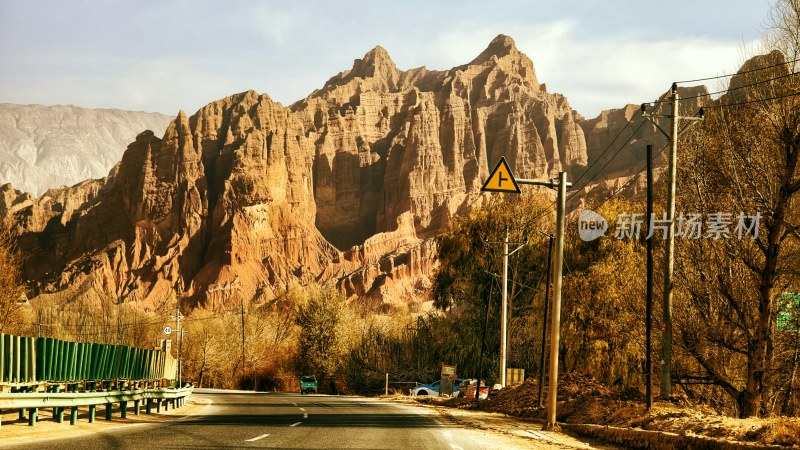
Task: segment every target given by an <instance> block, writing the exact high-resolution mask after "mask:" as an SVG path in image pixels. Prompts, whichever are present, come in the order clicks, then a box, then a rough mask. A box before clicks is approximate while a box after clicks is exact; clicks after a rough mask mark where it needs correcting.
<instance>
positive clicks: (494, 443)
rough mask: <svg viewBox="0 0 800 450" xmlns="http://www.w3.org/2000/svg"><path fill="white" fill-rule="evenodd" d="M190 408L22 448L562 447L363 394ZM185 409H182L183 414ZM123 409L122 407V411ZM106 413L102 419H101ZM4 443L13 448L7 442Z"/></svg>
mask: <svg viewBox="0 0 800 450" xmlns="http://www.w3.org/2000/svg"><path fill="white" fill-rule="evenodd" d="M192 400H193V402H195V403H197V404H199V405H202V406H191V407H188V408H186V410H187V415H185V416H183V417H176V418H175V419H173V420H166V421H163V420H160V421H153V422H145V423H135V424H121V425H120V426H116V427H112V428H107V429H103V430H102V431H97V432H95V433H90V434H82V435H80V436H74V437H69V434H68V433H67V434H65V435H64V437H60V436H55V437H52V438H50V437H48V440H44V441H41V440H39V439H38V438H37V439H36V440H35V441H33V442H23V443H19V444H17V445H13V446H12V447H10V448H19V449H36V450H49V449H53V450H55V449H59V450H61V449H69V450H79V449H93V450H97V449H123V450H134V449H147V450H163V449H234V448H287V449H288V448H291V449H447V450H459V449H463V450H469V449H509V448H525V449H557V448H560V449H563V448H569V447H565V446H563V445H558V444H554V443H552V442H548V441H546V440H539V441H537V440H534V439H526V438H522V437H517V436H510V435H506V434H501V433H496V432H492V431H486V430H479V429H475V428H466V427H463V426H461V425H458V424H457V423H456V422H455V421H452V420H449V419H448V418H447V417H446V416H442V415H440V414H438V413H437V412H436V411H433V410H431V409H430V408H421V407H415V406H413V405H406V404H397V403H392V402H385V401H380V400H373V399H368V398H362V397H343V396H340V397H337V396H327V395H299V394H277V393H248V392H240V391H239V392H225V391H203V390H197V391H195V394H193V395H192ZM180 411H181V410H177V411H176V412H178V413H179V414H180ZM115 417H116V414H115ZM99 420H102V419H99ZM0 447H3V448H7V447H6V446H4V445H2V444H0Z"/></svg>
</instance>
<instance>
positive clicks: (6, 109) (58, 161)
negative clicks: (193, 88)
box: [0, 103, 171, 196]
mask: <svg viewBox="0 0 800 450" xmlns="http://www.w3.org/2000/svg"><path fill="white" fill-rule="evenodd" d="M170 119H171V118H170V117H168V116H165V115H163V114H157V113H146V112H137V111H121V110H118V109H86V108H79V107H77V106H72V105H58V106H43V105H14V104H9V103H0V184H4V183H11V184H12V185H13V186H14V187H15V188H17V189H21V190H23V191H26V192H30V193H31V194H33V195H37V196H38V195H41V194H43V193H44V192H45V191H46V190H48V189H51V188H57V187H59V186H64V185H66V186H72V185H73V184H76V183H78V182H81V181H83V180H86V179H88V178H100V177H104V176H106V175H107V174H108V171H109V169H111V167H112V166H114V165H115V164H116V163H117V162H119V160H120V158H121V157H122V152H123V151H125V148H126V147H127V146H128V143H130V142H131V141H132V140H133V139H134V138H135V137H136V135H137V134H139V133H140V132H141V131H142V130H147V129H150V130H155V131H156V132H157V133H159V134H161V133H163V131H164V130H165V129H166V128H167V124H168V123H169V121H170Z"/></svg>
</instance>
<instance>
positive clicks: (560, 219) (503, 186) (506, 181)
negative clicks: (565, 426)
mask: <svg viewBox="0 0 800 450" xmlns="http://www.w3.org/2000/svg"><path fill="white" fill-rule="evenodd" d="M520 184H532V185H534V186H546V187H548V188H550V189H555V190H556V191H557V192H558V195H557V199H556V254H555V264H554V265H553V280H554V286H553V305H552V314H551V316H552V319H551V320H552V322H551V328H550V369H549V374H550V375H549V387H548V389H547V424H546V425H545V429H548V430H552V429H558V425H556V390H557V389H558V347H559V337H560V333H561V283H562V276H563V267H564V228H565V226H566V223H565V222H566V220H565V217H566V203H567V188H568V187H570V186H572V183H570V182H568V181H567V173H566V172H560V173H559V176H558V178H554V179H549V180H539V179H516V178H514V175H513V174H512V173H511V168H510V167H509V166H508V163H507V162H506V159H505V157H501V158H500V162H498V163H497V166H495V168H494V170H492V173H491V174H490V175H489V178H488V179H487V180H486V182H485V183H484V184H483V187H481V190H482V191H488V192H508V193H516V194H519V193H520V189H519V185H520ZM503 308H505V305H503ZM502 315H503V316H505V311H503V314H502ZM504 328H505V327H504ZM505 338H506V337H505V336H501V339H503V340H505ZM502 366H503V367H501V368H500V373H501V376H502V375H505V369H506V367H505V364H502Z"/></svg>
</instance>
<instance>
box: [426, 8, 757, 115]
mask: <svg viewBox="0 0 800 450" xmlns="http://www.w3.org/2000/svg"><path fill="white" fill-rule="evenodd" d="M578 26H579V25H578V23H577V22H575V21H572V20H562V21H557V22H553V23H549V24H533V25H527V26H518V25H517V26H515V25H512V26H505V27H502V29H499V27H493V28H483V29H474V28H473V29H470V30H466V29H460V30H457V31H450V32H447V33H442V34H440V35H439V36H438V37H437V38H436V39H434V40H433V41H432V42H431V43H430V45H429V47H428V49H427V50H426V51H425V54H426V56H427V57H430V58H431V59H438V60H439V62H440V63H448V64H450V65H456V64H463V63H466V62H469V61H470V60H472V58H474V57H475V56H477V55H478V54H479V53H480V52H481V51H482V50H483V49H484V48H485V47H486V46H487V45H488V44H489V42H490V41H491V39H492V38H494V37H495V36H496V35H497V34H500V33H503V34H507V35H509V36H511V37H512V38H514V40H515V42H516V45H517V48H518V49H519V50H520V51H522V52H523V53H525V54H526V55H528V56H529V57H530V58H531V59H532V60H533V64H534V67H535V68H536V73H537V77H538V79H539V82H540V83H546V84H547V87H548V91H550V92H559V93H562V94H564V95H566V96H567V98H568V99H569V101H570V104H571V105H572V107H573V108H574V109H576V110H577V111H578V112H580V113H581V114H583V115H585V116H586V117H594V116H596V115H597V114H598V113H599V112H600V111H601V110H604V109H609V108H617V107H620V106H623V105H624V104H626V103H641V102H645V101H651V100H654V99H655V98H657V97H658V96H659V95H661V94H662V93H663V92H665V91H666V90H668V89H669V87H670V85H671V84H672V82H673V81H679V80H686V79H693V78H702V77H707V76H715V75H718V74H722V73H730V72H731V71H735V70H736V69H737V68H738V67H739V66H740V65H741V63H742V62H743V61H744V56H743V55H745V54H752V52H753V51H754V50H755V48H756V44H757V42H755V41H753V42H747V43H741V42H734V41H724V40H720V39H712V38H703V37H691V38H685V39H684V38H679V37H675V38H671V39H665V38H661V39H660V40H652V39H647V38H643V37H641V36H638V35H635V34H633V33H628V34H625V33H621V34H617V35H605V36H587V35H585V34H584V33H580V30H579V28H578ZM435 55H439V57H438V58H436V56H435ZM447 68H449V66H448V67H447ZM712 87H715V86H712Z"/></svg>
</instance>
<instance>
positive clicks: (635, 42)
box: [0, 0, 772, 118]
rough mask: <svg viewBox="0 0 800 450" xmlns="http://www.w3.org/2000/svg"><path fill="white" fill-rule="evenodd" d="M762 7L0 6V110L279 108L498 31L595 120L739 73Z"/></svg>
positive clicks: (48, 0)
mask: <svg viewBox="0 0 800 450" xmlns="http://www.w3.org/2000/svg"><path fill="white" fill-rule="evenodd" d="M771 4H772V1H771V0H692V1H684V0H673V1H670V2H664V1H646V0H636V1H629V0H605V1H601V0H583V1H576V0H559V1H538V0H529V1H522V0H521V1H503V0H494V1H486V0H483V1H468V0H460V1H432V0H428V1H418V0H406V1H403V2H387V1H381V0H369V1H347V0H341V1H337V2H332V1H329V0H328V1H310V0H309V1H302V0H297V1H289V0H280V1H271V0H263V1H256V0H251V1H238V0H227V1H219V0H218V1H208V0H191V1H182V0H174V1H173V0H156V1H144V0H128V1H123V0H105V1H102V0H95V1H81V0H71V1H64V0H56V1H52V0H41V1H38V0H14V1H12V0H0V103H21V104H31V103H38V104H44V105H55V104H73V105H77V106H82V107H88V108H119V109H127V110H136V111H150V112H161V113H164V114H168V115H175V114H176V113H177V112H178V110H184V111H186V112H187V113H189V114H192V113H194V112H195V111H197V110H198V109H199V108H201V107H202V106H204V105H206V104H207V103H209V102H211V101H214V100H216V99H219V98H222V97H225V96H227V95H230V94H234V93H237V92H242V91H246V90H248V89H253V90H255V91H257V92H259V93H267V94H269V96H270V97H271V98H272V99H273V100H276V101H279V102H281V103H283V104H284V105H288V104H291V103H293V102H295V101H297V100H300V99H302V98H304V97H306V96H307V95H308V94H310V93H311V92H312V91H313V90H314V89H317V88H320V87H321V86H322V85H324V83H325V81H326V80H328V79H329V78H330V77H332V76H334V75H336V74H337V73H339V72H341V71H343V70H347V69H350V68H351V67H352V64H353V60H354V59H356V58H361V57H362V56H363V55H364V54H365V53H366V52H367V51H369V50H370V49H371V48H373V47H375V46H376V45H381V46H382V47H384V48H385V49H386V50H387V51H388V52H389V54H390V55H391V57H392V60H393V61H394V62H395V64H396V65H397V66H398V68H400V69H401V70H406V69H411V68H415V67H419V66H425V67H427V68H429V69H436V70H442V69H449V68H451V67H454V66H457V65H461V64H466V63H468V62H469V61H471V60H472V59H473V58H475V56H477V55H478V54H479V53H480V52H481V51H482V50H483V49H484V48H486V46H487V45H488V44H489V42H490V41H491V40H492V38H494V37H495V36H497V35H498V34H506V35H508V36H511V37H512V38H513V39H514V41H515V42H516V45H517V48H518V49H519V50H520V51H522V52H523V53H525V54H526V55H528V57H530V58H531V60H532V61H533V64H534V67H535V68H536V73H537V77H538V79H539V82H540V83H546V84H547V90H548V92H558V93H561V94H564V95H565V96H566V97H567V98H568V100H569V102H570V104H571V105H572V107H573V109H575V110H577V111H578V112H579V113H581V114H582V115H583V116H585V117H587V118H591V117H595V116H596V115H597V114H598V113H599V112H600V111H602V110H604V109H610V108H616V107H621V106H623V105H625V104H628V103H635V104H638V103H642V102H646V101H652V100H654V99H656V98H657V97H658V96H659V95H660V94H661V93H662V92H664V91H666V90H667V89H669V86H670V85H671V83H672V82H673V81H679V80H688V79H695V78H702V77H707V76H715V75H721V74H727V73H730V72H731V71H735V70H736V69H737V68H738V66H739V65H740V64H741V63H742V62H743V61H744V59H746V57H747V56H751V55H753V54H754V52H757V49H758V48H757V46H758V43H759V40H760V36H761V35H762V34H763V32H764V27H765V25H766V23H767V17H768V15H769V11H770V5H771ZM710 87H713V88H716V87H719V86H718V85H711V86H710Z"/></svg>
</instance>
